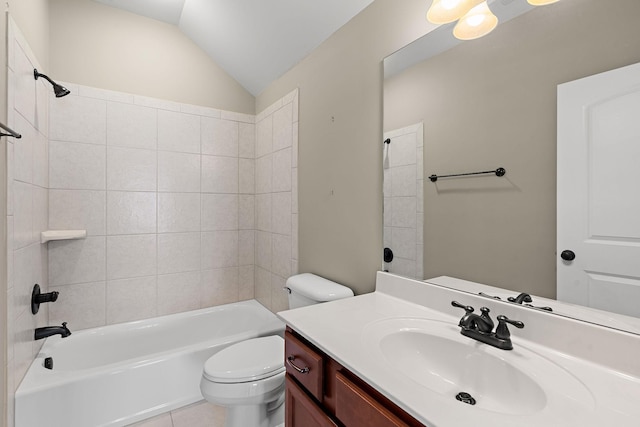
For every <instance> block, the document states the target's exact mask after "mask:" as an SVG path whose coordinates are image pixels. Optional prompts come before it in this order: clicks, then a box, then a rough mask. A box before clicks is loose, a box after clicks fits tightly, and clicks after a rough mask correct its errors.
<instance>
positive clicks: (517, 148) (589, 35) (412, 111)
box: [381, 0, 640, 333]
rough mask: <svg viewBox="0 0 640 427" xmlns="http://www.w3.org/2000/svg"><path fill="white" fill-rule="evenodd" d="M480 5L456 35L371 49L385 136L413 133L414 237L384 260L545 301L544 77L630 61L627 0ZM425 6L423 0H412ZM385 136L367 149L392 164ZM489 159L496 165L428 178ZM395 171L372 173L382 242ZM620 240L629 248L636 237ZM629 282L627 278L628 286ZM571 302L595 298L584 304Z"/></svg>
mask: <svg viewBox="0 0 640 427" xmlns="http://www.w3.org/2000/svg"><path fill="white" fill-rule="evenodd" d="M489 4H490V6H491V8H492V10H494V13H496V15H498V17H499V18H500V19H501V21H500V24H499V25H498V27H497V28H496V29H495V30H494V31H493V32H492V33H490V34H489V35H487V36H485V37H483V38H480V39H477V40H473V41H467V42H457V41H455V39H453V37H452V36H451V35H450V33H451V26H441V27H439V28H437V29H436V30H434V31H432V32H431V33H429V34H427V35H425V36H424V37H423V38H422V39H420V40H417V41H416V42H414V43H412V44H411V45H409V46H407V47H406V48H404V49H402V50H400V51H398V52H396V53H395V54H393V55H392V56H390V57H389V58H386V59H385V79H384V134H385V139H387V138H386V136H387V135H392V136H397V135H403V132H406V130H407V129H413V128H414V127H415V126H416V125H418V124H421V128H420V132H421V133H423V141H422V142H423V143H422V147H420V148H421V149H422V151H420V150H417V152H416V153H417V154H416V159H415V162H414V163H415V165H416V167H419V168H422V171H417V172H415V173H416V186H415V187H416V189H417V192H418V194H416V196H415V200H416V203H417V204H418V206H417V208H416V210H415V211H414V213H415V215H416V218H415V227H416V230H417V231H416V232H417V233H422V238H423V240H422V241H421V239H420V238H419V237H416V238H415V239H413V238H409V240H408V241H409V243H407V240H406V239H405V240H402V242H403V244H402V245H401V246H400V247H399V248H398V251H399V252H400V254H399V255H402V254H403V253H405V254H406V253H408V254H410V255H407V256H405V255H403V256H397V257H396V258H397V259H399V260H400V262H397V263H396V262H395V261H392V262H390V263H385V264H384V268H385V269H387V270H389V271H391V272H395V273H398V274H403V275H408V276H413V277H414V278H418V279H425V280H429V279H432V278H436V277H440V276H451V277H456V278H460V279H465V280H468V281H473V282H478V283H484V284H489V285H492V286H495V287H496V288H499V289H503V290H508V292H509V293H511V294H514V295H517V294H519V293H522V292H526V293H529V294H531V295H536V296H538V297H540V298H543V299H545V300H546V299H555V298H556V297H557V295H558V294H557V289H558V288H557V280H556V270H557V268H558V263H559V262H562V261H558V257H559V256H560V254H559V253H556V252H557V249H556V236H557V233H558V230H557V226H556V219H557V214H556V209H557V205H558V204H557V202H556V197H557V191H556V184H557V174H556V166H557V129H558V123H557V121H558V119H557V117H558V108H557V100H558V96H557V91H558V86H559V85H563V84H565V83H567V82H572V81H575V80H578V79H582V78H585V77H587V76H592V75H596V74H599V73H604V72H607V71H610V70H614V69H618V68H620V67H625V66H628V65H630V64H635V63H638V62H640V26H639V25H637V18H638V17H640V2H638V1H637V0H612V1H601V0H560V1H559V2H557V3H554V4H551V5H547V6H544V7H536V8H534V7H531V6H528V5H527V2H526V0H511V1H509V0H495V1H493V2H491V1H490V2H489ZM428 5H429V1H428V0H425V10H426V8H427V7H428ZM403 63H404V65H402V64H403ZM399 64H400V65H399ZM389 139H391V141H390V144H383V147H381V149H383V150H386V151H383V158H384V159H386V160H385V161H387V163H386V165H385V164H383V168H385V167H386V168H387V169H392V168H390V166H391V167H392V166H394V165H395V166H397V165H398V162H397V161H396V162H395V164H394V158H387V157H388V155H393V151H392V150H393V146H394V144H395V142H396V141H395V140H394V139H393V138H389ZM405 139H406V137H405ZM637 143H638V144H640V140H639V141H637ZM412 146H413V147H417V146H418V143H416V144H415V145H412ZM396 148H397V147H396ZM399 156H400V155H396V158H399ZM637 160H640V159H637ZM635 164H636V165H637V164H638V162H637V161H636V163H635ZM405 166H406V164H405ZM497 168H504V169H505V170H506V174H505V175H504V176H502V177H498V176H496V175H495V174H486V175H469V176H463V177H459V178H455V179H438V180H437V181H436V182H431V181H430V180H429V179H428V177H429V176H430V175H433V174H435V175H447V174H457V173H471V172H476V171H487V170H495V169H497ZM413 170H416V169H415V168H414V169H413ZM407 174H409V176H413V175H412V174H413V171H412V170H411V169H410V168H408V167H406V168H405V169H404V171H395V172H393V173H391V172H390V171H387V172H384V174H383V175H384V179H385V209H384V212H385V218H384V224H385V233H384V236H385V246H389V247H390V248H391V249H393V245H394V242H393V238H392V237H393V236H394V235H395V236H399V235H401V234H402V233H401V231H398V230H394V229H393V228H392V225H394V224H396V225H397V223H398V220H399V219H400V218H405V219H406V218H407V216H406V215H407V212H409V211H408V210H407V209H408V208H407V209H405V211H406V212H405V216H404V217H403V216H402V215H400V214H398V210H397V209H395V208H396V206H394V201H396V202H399V203H404V204H405V205H406V204H407V197H411V196H409V195H406V194H401V195H400V196H397V195H395V196H394V195H393V194H392V193H390V192H389V191H390V190H391V189H394V190H396V191H397V188H398V186H397V185H395V186H394V185H393V184H392V183H389V182H388V181H387V176H393V177H394V178H395V179H398V178H397V177H400V178H402V179H407ZM412 188H413V185H412ZM629 197H630V198H631V197H635V198H638V193H637V192H636V194H629ZM403 198H404V199H403ZM396 205H397V204H396ZM411 207H412V206H411ZM403 212H404V211H403ZM392 213H393V215H394V216H395V220H394V219H393V218H392V217H391V215H392ZM412 223H413V222H412ZM405 235H406V236H410V232H406V233H405ZM631 240H633V239H631ZM397 241H398V240H396V242H397ZM631 243H632V244H635V245H637V246H639V247H640V239H636V240H635V241H631ZM396 244H397V243H396ZM411 245H415V247H414V246H411ZM412 256H413V259H414V260H415V264H414V265H412V264H411V262H410V261H411V259H410V258H411V257H412ZM394 263H395V264H394ZM637 263H638V265H640V259H639V260H637ZM560 265H562V264H560ZM625 280H627V279H625ZM634 280H635V279H629V280H628V282H629V284H631V285H634V286H635V284H640V281H634ZM634 286H629V289H632V288H634ZM635 288H637V289H638V290H639V291H638V293H635V294H634V293H633V292H634V291H633V290H632V291H631V293H630V294H628V295H630V298H633V297H634V296H633V295H636V296H637V301H636V302H635V306H636V307H640V286H635ZM635 288H634V289H635ZM470 291H473V290H470ZM603 304H604V303H603ZM585 305H589V306H591V307H596V308H601V309H602V307H599V306H598V302H597V301H595V302H594V301H591V302H590V303H589V304H585ZM560 311H562V310H560ZM585 313H586V314H585V316H587V317H588V316H589V314H588V313H589V312H588V311H586V312H585ZM559 314H562V313H559ZM624 314H625V315H626V316H628V315H629V313H624ZM576 316H577V317H580V315H576ZM603 317H606V315H605V316H603ZM585 320H591V321H596V322H598V323H603V324H606V323H607V322H606V321H602V322H600V321H598V320H594V319H592V318H591V319H590V318H587V319H585ZM628 320H629V322H628V324H629V325H630V326H629V327H628V328H627V327H625V323H624V322H622V326H620V325H618V324H616V325H614V327H619V328H620V329H626V330H629V331H633V332H636V333H640V320H637V321H636V319H631V318H629V319H628Z"/></svg>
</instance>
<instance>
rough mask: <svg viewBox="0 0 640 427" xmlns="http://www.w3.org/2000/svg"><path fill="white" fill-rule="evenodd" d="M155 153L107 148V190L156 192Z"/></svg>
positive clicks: (156, 165)
mask: <svg viewBox="0 0 640 427" xmlns="http://www.w3.org/2000/svg"><path fill="white" fill-rule="evenodd" d="M157 169H158V160H157V151H155V150H141V149H136V148H121V147H107V190H120V191H156V188H157V173H158V170H157Z"/></svg>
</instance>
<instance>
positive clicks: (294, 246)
mask: <svg viewBox="0 0 640 427" xmlns="http://www.w3.org/2000/svg"><path fill="white" fill-rule="evenodd" d="M298 236H299V234H298V214H294V215H291V258H292V259H298ZM291 274H295V273H293V272H292V273H291Z"/></svg>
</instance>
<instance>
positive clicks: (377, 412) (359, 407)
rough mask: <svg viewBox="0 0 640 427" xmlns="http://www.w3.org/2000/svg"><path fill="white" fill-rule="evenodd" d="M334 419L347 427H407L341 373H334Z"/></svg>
mask: <svg viewBox="0 0 640 427" xmlns="http://www.w3.org/2000/svg"><path fill="white" fill-rule="evenodd" d="M336 418H337V419H338V420H340V422H341V423H343V424H344V425H345V426H347V427H358V426H367V427H408V426H409V425H408V424H406V423H405V422H404V421H402V420H401V419H400V418H398V417H397V416H396V415H394V414H393V413H391V412H390V411H389V410H388V409H387V408H385V407H384V406H382V404H380V402H378V401H377V400H375V399H374V398H373V397H371V396H370V395H369V394H368V393H366V392H365V391H364V390H362V389H361V388H360V387H359V386H358V385H356V384H355V383H353V382H352V381H351V380H349V379H348V378H347V377H345V376H344V375H343V374H342V373H340V372H338V373H336Z"/></svg>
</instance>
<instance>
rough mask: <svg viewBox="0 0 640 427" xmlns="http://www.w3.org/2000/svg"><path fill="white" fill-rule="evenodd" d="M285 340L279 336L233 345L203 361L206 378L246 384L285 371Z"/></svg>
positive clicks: (220, 381)
mask: <svg viewBox="0 0 640 427" xmlns="http://www.w3.org/2000/svg"><path fill="white" fill-rule="evenodd" d="M284 370H285V368H284V340H283V339H282V337H280V336H278V335H271V336H267V337H261V338H253V339H250V340H246V341H242V342H239V343H237V344H234V345H231V346H229V347H227V348H225V349H223V350H221V351H219V352H218V353H216V354H214V355H213V356H211V357H210V358H209V359H208V360H207V361H206V362H205V364H204V371H203V377H204V378H206V379H207V380H209V381H212V382H217V383H243V382H250V381H256V380H261V379H264V378H269V377H272V376H274V375H277V374H279V373H281V372H284Z"/></svg>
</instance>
